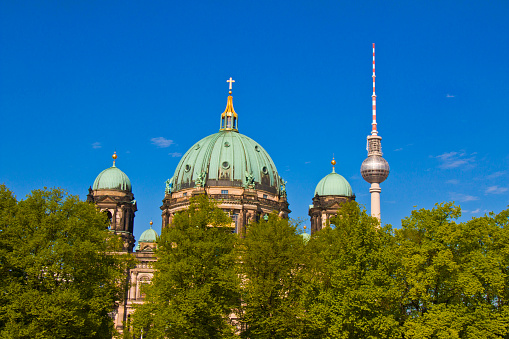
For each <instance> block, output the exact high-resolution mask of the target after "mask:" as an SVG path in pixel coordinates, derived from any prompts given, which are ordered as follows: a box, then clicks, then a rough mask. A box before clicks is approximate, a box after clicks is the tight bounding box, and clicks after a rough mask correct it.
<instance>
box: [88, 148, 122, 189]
mask: <svg viewBox="0 0 509 339" xmlns="http://www.w3.org/2000/svg"><path fill="white" fill-rule="evenodd" d="M115 153H116V152H115ZM116 159H117V155H116V154H113V166H112V167H110V168H107V169H105V170H104V171H102V172H101V173H99V175H98V176H97V178H95V181H94V185H93V186H92V188H93V189H94V190H100V189H117V190H122V191H128V192H131V180H129V177H128V176H127V175H126V174H125V173H124V172H122V171H121V170H120V169H118V168H117V167H116V166H115V160H116Z"/></svg>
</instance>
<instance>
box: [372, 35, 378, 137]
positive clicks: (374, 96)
mask: <svg viewBox="0 0 509 339" xmlns="http://www.w3.org/2000/svg"><path fill="white" fill-rule="evenodd" d="M372 77H373V95H371V99H372V105H373V107H372V112H373V122H372V123H371V125H372V128H371V134H372V135H377V134H378V131H377V129H376V94H375V78H376V75H375V44H374V43H373V76H372Z"/></svg>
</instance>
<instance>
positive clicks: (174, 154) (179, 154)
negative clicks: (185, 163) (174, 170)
mask: <svg viewBox="0 0 509 339" xmlns="http://www.w3.org/2000/svg"><path fill="white" fill-rule="evenodd" d="M168 155H171V157H172V158H180V157H181V156H182V153H178V152H173V153H168Z"/></svg>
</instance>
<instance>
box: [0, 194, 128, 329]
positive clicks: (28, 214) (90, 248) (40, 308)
mask: <svg viewBox="0 0 509 339" xmlns="http://www.w3.org/2000/svg"><path fill="white" fill-rule="evenodd" d="M107 225H108V224H107V218H106V216H104V215H103V214H102V213H100V212H99V211H97V209H96V208H95V206H94V205H91V204H89V203H86V202H81V201H79V199H78V197H76V196H71V195H68V194H67V193H66V192H65V191H63V190H61V189H50V190H48V189H44V190H34V191H32V193H31V194H30V195H28V196H27V197H26V199H25V200H22V201H19V202H18V201H16V198H15V197H14V196H13V194H12V192H10V191H9V190H8V189H7V188H6V187H5V185H0V235H1V236H0V265H1V266H0V272H1V276H0V293H1V294H0V337H2V338H111V337H112V335H113V334H114V328H113V319H112V318H111V317H110V315H109V313H110V312H111V311H112V310H113V309H114V307H115V302H116V301H118V300H122V299H123V296H124V293H125V288H126V286H125V272H126V270H127V269H128V267H129V265H130V264H131V260H130V259H129V258H128V256H126V255H120V254H114V252H115V251H117V250H119V249H120V248H121V240H120V239H118V238H116V237H115V236H113V235H112V234H111V233H110V232H108V230H107Z"/></svg>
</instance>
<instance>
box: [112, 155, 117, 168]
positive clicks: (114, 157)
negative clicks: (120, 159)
mask: <svg viewBox="0 0 509 339" xmlns="http://www.w3.org/2000/svg"><path fill="white" fill-rule="evenodd" d="M111 157H112V158H113V167H115V160H117V151H115V152H113V155H112V156H111Z"/></svg>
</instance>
